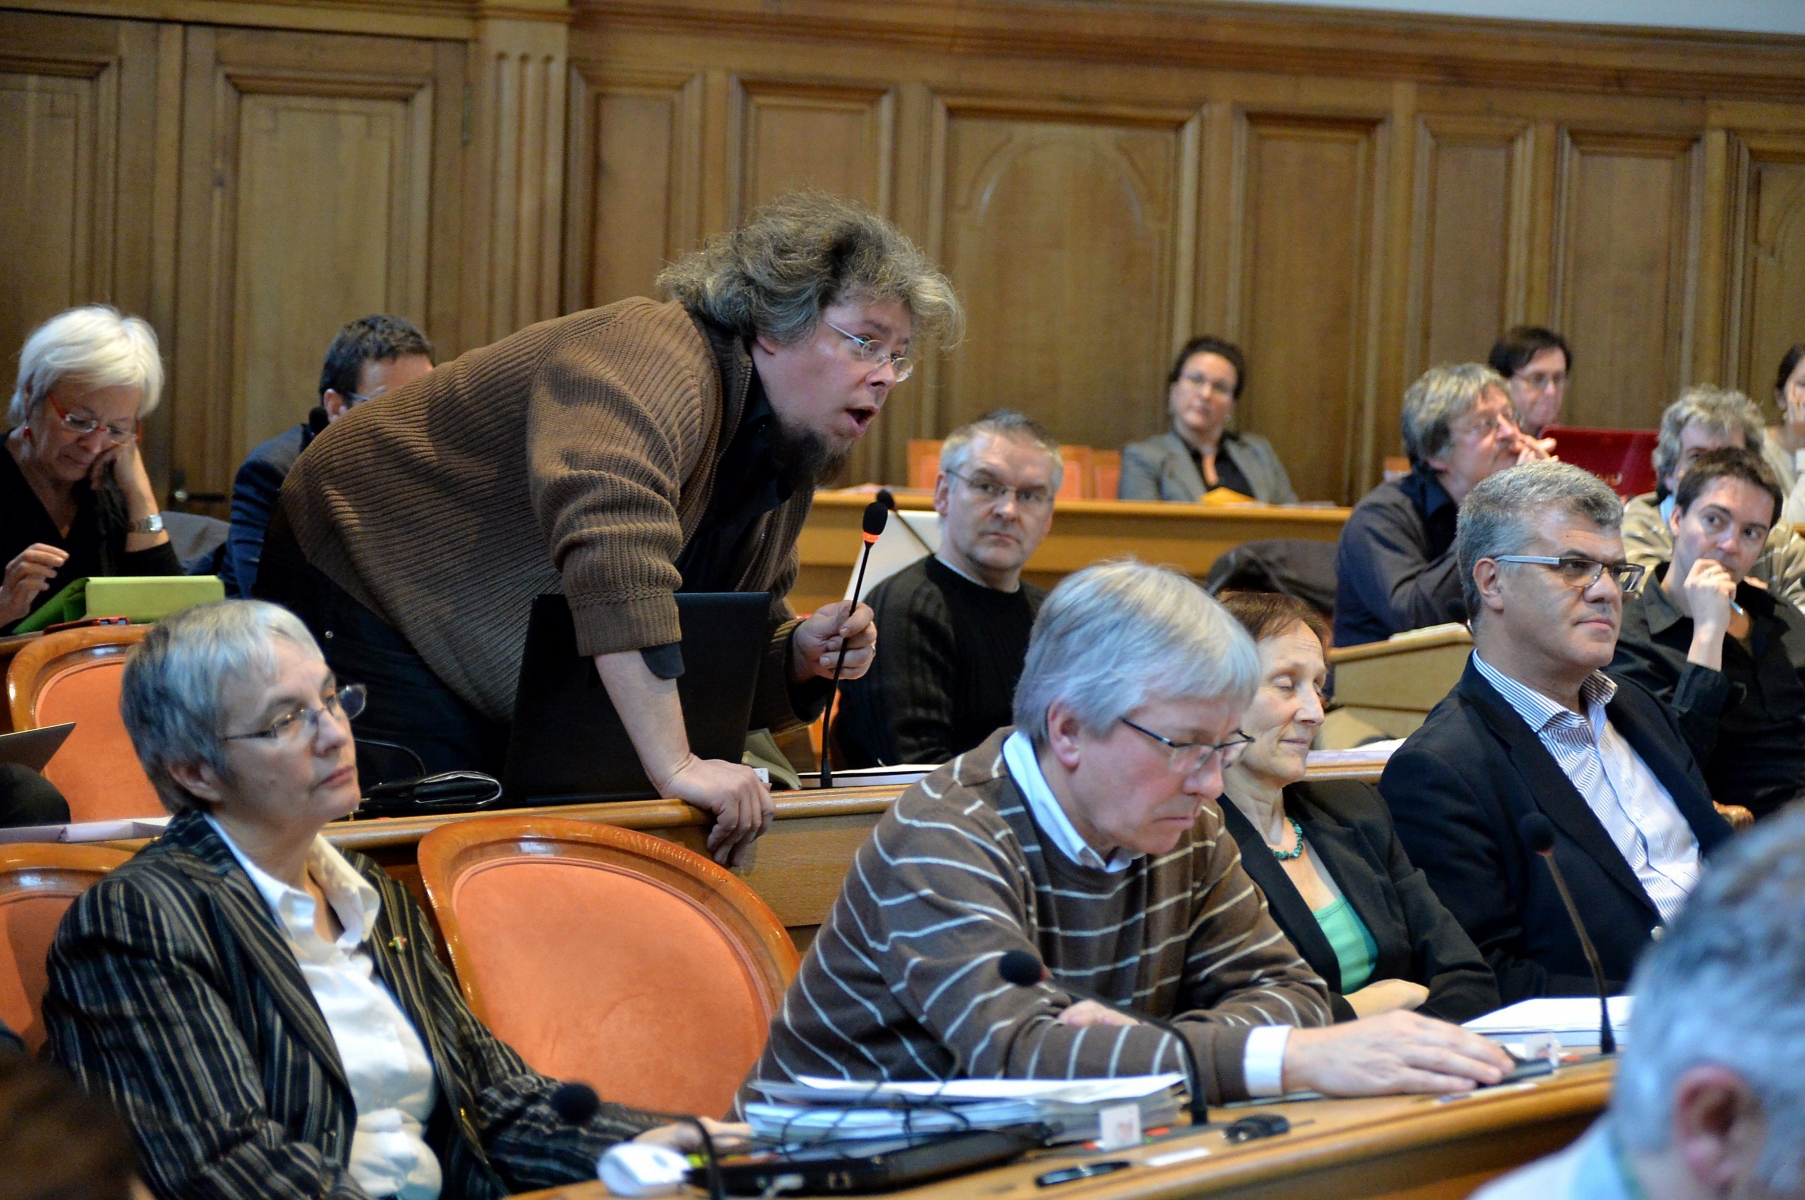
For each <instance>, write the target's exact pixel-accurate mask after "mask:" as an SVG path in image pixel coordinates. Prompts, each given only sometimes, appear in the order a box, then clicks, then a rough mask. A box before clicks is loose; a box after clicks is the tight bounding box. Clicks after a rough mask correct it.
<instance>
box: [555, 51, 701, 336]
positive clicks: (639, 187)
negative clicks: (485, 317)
mask: <svg viewBox="0 0 1805 1200" xmlns="http://www.w3.org/2000/svg"><path fill="white" fill-rule="evenodd" d="M701 92H702V77H701V76H700V75H699V74H695V73H686V72H682V71H625V72H611V71H607V70H604V69H602V68H599V67H596V66H595V65H593V64H589V63H584V62H576V61H573V62H572V63H571V74H570V126H569V141H570V155H569V157H570V169H569V172H568V176H567V187H568V190H567V192H566V199H565V206H564V207H565V239H564V244H565V259H564V309H565V311H567V312H574V311H576V310H577V309H582V308H591V307H597V306H600V305H604V304H611V303H613V302H614V301H616V300H621V299H625V298H626V297H628V296H650V295H654V294H655V292H654V289H653V280H655V279H656V278H657V276H658V272H659V271H661V270H662V269H663V268H664V266H665V264H666V263H667V262H669V261H670V260H671V259H673V258H675V257H677V256H678V255H679V254H681V253H683V252H684V251H685V250H688V249H690V248H691V247H693V246H695V245H696V244H697V243H699V242H700V240H701V236H702V230H701V195H700V188H701V166H702V162H701V160H702V144H701V142H702V96H701Z"/></svg>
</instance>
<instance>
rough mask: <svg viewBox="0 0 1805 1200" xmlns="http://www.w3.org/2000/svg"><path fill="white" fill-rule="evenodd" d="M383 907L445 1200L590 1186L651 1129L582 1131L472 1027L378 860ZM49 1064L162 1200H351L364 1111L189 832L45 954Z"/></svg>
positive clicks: (251, 903)
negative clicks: (423, 1068)
mask: <svg viewBox="0 0 1805 1200" xmlns="http://www.w3.org/2000/svg"><path fill="white" fill-rule="evenodd" d="M346 857H347V858H348V859H349V860H350V861H351V863H352V865H353V866H355V867H356V868H357V870H358V871H359V872H361V873H362V874H363V875H364V877H365V878H367V879H368V880H369V881H370V882H371V883H372V884H373V885H374V886H375V887H376V890H377V892H378V894H379V895H380V896H381V898H382V913H381V916H380V917H379V918H378V920H377V923H376V928H375V930H374V931H373V932H372V934H371V935H370V939H369V941H368V942H367V943H365V946H366V948H367V949H368V950H369V952H370V956H371V958H372V959H373V960H374V963H375V969H376V972H377V974H378V975H380V976H381V978H382V981H383V982H384V983H385V984H387V985H388V987H389V990H390V991H391V992H392V993H393V994H394V996H395V999H396V1000H397V1001H399V1002H400V1004H401V1008H402V1010H403V1011H404V1012H406V1013H407V1015H408V1018H409V1020H411V1021H412V1022H413V1024H414V1028H415V1029H416V1030H418V1031H419V1033H420V1037H421V1040H422V1041H423V1042H424V1043H425V1045H426V1049H427V1053H428V1054H429V1055H430V1056H431V1058H432V1064H433V1074H434V1076H435V1079H436V1082H437V1084H438V1095H439V1101H438V1105H437V1107H436V1108H435V1109H434V1110H433V1113H432V1116H431V1118H430V1119H429V1121H428V1123H427V1128H426V1141H427V1144H428V1145H430V1146H431V1147H432V1148H433V1152H434V1153H435V1154H437V1155H438V1156H439V1162H440V1164H441V1166H442V1167H443V1168H444V1179H445V1185H444V1191H443V1193H442V1195H443V1196H444V1197H445V1200H460V1198H465V1200H488V1198H489V1197H495V1196H504V1195H507V1194H508V1193H509V1192H510V1191H516V1190H527V1189H531V1188H540V1187H550V1186H554V1185H556V1184H560V1183H567V1182H572V1181H575V1180H579V1179H593V1178H594V1177H595V1161H596V1157H597V1156H598V1155H599V1154H600V1153H601V1152H602V1151H603V1150H604V1149H606V1148H607V1147H608V1146H609V1145H611V1144H612V1143H614V1142H616V1141H618V1140H621V1139H623V1138H627V1137H631V1136H633V1135H634V1134H636V1133H639V1132H640V1131H642V1130H644V1129H647V1128H650V1127H652V1126H654V1125H657V1124H659V1123H660V1121H661V1118H658V1117H654V1116H651V1115H649V1114H644V1113H638V1112H635V1111H633V1110H631V1109H626V1108H623V1107H621V1106H619V1105H604V1106H603V1111H602V1112H601V1113H600V1114H598V1115H597V1116H596V1117H595V1118H594V1119H593V1120H591V1121H590V1122H589V1123H588V1124H586V1125H584V1126H582V1127H580V1128H572V1127H570V1126H567V1125H565V1124H564V1123H563V1122H562V1121H561V1120H560V1119H559V1118H558V1116H557V1115H556V1113H554V1112H553V1111H552V1110H551V1108H550V1106H549V1104H548V1103H547V1100H548V1097H549V1096H550V1093H551V1091H552V1090H553V1089H554V1088H555V1087H556V1086H557V1083H556V1081H554V1080H551V1079H547V1078H546V1077H545V1076H543V1075H539V1074H537V1073H536V1072H534V1071H532V1070H531V1069H530V1068H528V1067H527V1065H526V1064H525V1063H524V1062H522V1061H521V1059H520V1056H519V1055H517V1054H515V1053H514V1052H513V1051H512V1050H510V1049H509V1048H508V1047H507V1046H505V1045H503V1044H502V1043H501V1042H500V1041H499V1040H497V1039H496V1038H495V1036H494V1035H493V1034H491V1033H490V1032H489V1031H488V1030H487V1029H485V1028H484V1027H483V1026H482V1024H481V1023H480V1022H479V1021H477V1019H476V1018H475V1016H473V1015H472V1014H471V1012H470V1010H469V1008H468V1007H467V1006H466V1005H465V1004H464V1001H463V997H462V996H461V995H460V994H459V992H458V989H457V986H456V984H455V983H454V982H453V980H452V978H451V975H450V973H449V972H448V971H447V970H446V969H445V967H444V966H443V965H442V964H441V963H440V962H439V960H438V958H437V957H435V955H434V952H433V935H432V930H431V928H430V927H429V926H428V925H427V923H426V918H425V915H424V914H423V913H422V912H421V911H420V909H419V907H418V906H417V905H416V904H415V903H414V902H413V900H412V898H411V897H409V896H408V894H407V892H406V890H405V889H403V888H402V887H401V885H400V884H398V883H396V882H395V881H394V880H392V879H390V878H389V877H388V876H387V875H386V874H384V873H383V871H382V870H381V868H379V867H377V866H376V865H375V864H374V863H373V862H371V861H370V860H369V859H367V858H365V857H363V856H362V855H359V854H347V855H346ZM49 972H50V987H49V991H48V993H47V994H46V995H45V997H44V1023H45V1026H46V1029H47V1031H48V1033H49V1039H50V1046H51V1050H52V1053H53V1055H54V1056H55V1058H56V1059H57V1060H58V1061H60V1062H62V1063H63V1064H64V1065H66V1066H67V1067H69V1069H70V1070H72V1071H73V1072H74V1073H75V1075H76V1077H77V1078H78V1079H79V1080H80V1081H81V1083H82V1085H83V1086H84V1087H86V1088H87V1089H88V1091H90V1092H92V1093H94V1094H96V1095H102V1096H106V1097H108V1098H110V1099H111V1100H112V1101H113V1103H114V1104H115V1105H116V1106H117V1107H118V1108H119V1110H120V1112H121V1114H122V1115H123V1116H124V1117H125V1119H126V1122H127V1124H128V1125H129V1126H130V1128H131V1130H132V1134H133V1137H134V1139H135V1140H136V1142H137V1146H138V1154H139V1160H140V1163H141V1165H142V1168H143V1172H144V1177H145V1180H146V1182H147V1183H149V1185H150V1188H151V1190H152V1191H153V1192H154V1193H156V1195H157V1196H159V1197H162V1198H164V1200H177V1198H180V1200H202V1198H215V1197H218V1198H226V1197H233V1198H238V1197H243V1198H247V1200H248V1198H250V1197H256V1198H258V1200H264V1198H273V1197H296V1198H299V1197H303V1196H305V1197H321V1196H326V1197H335V1198H336V1197H343V1198H347V1200H349V1198H351V1197H362V1196H364V1195H365V1193H364V1191H363V1189H362V1188H361V1187H359V1186H358V1185H357V1183H356V1182H355V1181H354V1180H352V1178H351V1176H350V1173H349V1171H348V1170H347V1164H348V1163H349V1161H350V1154H351V1136H352V1133H353V1130H354V1129H355V1127H356V1123H357V1110H356V1105H355V1102H354V1101H353V1099H352V1096H351V1090H350V1085H349V1084H348V1083H347V1082H346V1079H345V1072H344V1066H343V1064H342V1062H341V1060H340V1058H339V1053H338V1046H337V1044H336V1043H335V1042H334V1040H333V1037H332V1033H331V1031H330V1029H329V1028H328V1027H327V1025H326V1020H325V1017H324V1016H322V1015H321V1013H320V1009H319V1006H318V1004H316V1003H315V1001H314V998H313V993H312V992H311V991H310V990H309V988H308V986H307V983H306V981H305V980H304V979H303V978H302V976H301V969H300V966H299V964H298V963H297V962H296V961H295V956H294V953H293V951H292V950H290V949H289V946H288V943H287V942H286V941H285V940H284V939H283V936H282V933H281V931H280V929H279V927H278V926H277V924H276V920H275V916H274V915H273V914H272V913H271V912H270V910H269V907H268V905H267V904H266V903H265V902H264V899H263V897H262V896H261V895H260V894H259V893H258V892H257V889H256V887H255V885H253V884H252V883H251V880H250V877H249V876H248V875H246V874H245V872H244V869H243V868H242V867H240V866H239V865H238V862H237V860H236V859H235V858H233V856H232V852H231V851H230V850H229V849H228V848H227V847H226V844H225V843H224V842H223V841H222V840H220V837H219V835H218V834H216V833H215V832H214V831H213V829H212V828H211V827H210V826H209V825H208V824H207V822H206V820H205V819H204V818H202V817H201V816H200V815H199V814H198V813H186V814H183V815H181V816H178V817H176V818H175V819H174V820H172V821H171V822H170V823H169V828H168V831H167V832H166V833H165V834H164V835H163V836H162V837H161V838H158V839H157V840H156V841H155V842H153V843H151V844H150V845H149V846H147V847H146V848H145V849H144V850H143V851H141V852H140V853H139V854H138V855H137V857H135V858H133V859H132V860H131V861H130V862H128V863H126V864H125V865H124V866H121V867H120V868H118V869H117V870H115V871H114V872H112V874H111V875H109V876H108V877H107V878H106V879H104V880H102V881H101V882H99V883H97V884H95V885H94V886H93V887H91V888H89V889H88V891H87V892H85V893H84V894H83V895H82V896H81V897H80V898H79V899H77V900H76V902H75V903H74V905H72V906H71V907H70V909H69V912H68V914H67V916H65V917H64V919H63V923H62V925H61V926H60V927H59V928H58V930H57V935H56V940H55V942H54V944H53V945H52V947H51V951H50V962H49Z"/></svg>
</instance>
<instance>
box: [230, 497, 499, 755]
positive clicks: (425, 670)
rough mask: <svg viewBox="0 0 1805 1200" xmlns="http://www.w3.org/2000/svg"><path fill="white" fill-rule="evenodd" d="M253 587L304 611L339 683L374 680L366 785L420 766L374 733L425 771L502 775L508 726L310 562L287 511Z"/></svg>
mask: <svg viewBox="0 0 1805 1200" xmlns="http://www.w3.org/2000/svg"><path fill="white" fill-rule="evenodd" d="M255 590H256V594H257V598H258V599H260V600H269V601H271V602H273V603H275V604H280V605H282V606H283V607H284V608H287V609H288V610H290V611H291V612H293V613H294V614H295V615H296V616H298V617H300V618H301V620H302V622H304V623H305V624H306V626H307V628H308V629H309V630H310V631H311V632H312V633H313V636H314V638H315V639H316V640H318V642H319V643H320V649H321V651H322V652H323V653H324V654H325V656H326V665H327V666H329V667H331V668H332V673H333V674H334V675H336V676H337V677H338V679H339V681H340V682H341V683H361V684H363V685H364V687H366V688H367V689H369V693H370V695H369V700H368V701H367V703H366V704H365V706H364V710H363V713H362V714H361V715H359V716H358V718H357V720H356V721H354V722H353V723H352V725H353V730H354V732H355V733H356V735H357V739H358V743H359V744H358V755H357V766H358V778H359V781H360V782H361V783H362V785H363V787H364V789H365V790H366V791H367V790H368V789H369V788H370V786H371V785H372V784H375V783H381V782H388V781H393V780H397V779H404V778H411V777H412V776H413V775H415V774H416V773H417V772H416V771H415V770H414V769H413V768H412V766H411V763H409V762H408V761H407V759H406V756H405V755H401V754H395V753H387V754H385V753H383V751H382V748H381V747H377V746H373V745H370V744H368V743H370V742H371V741H383V742H392V743H395V744H397V745H401V746H405V747H407V749H409V750H411V751H412V752H413V753H414V754H415V755H417V756H418V757H419V759H420V763H421V765H422V766H423V767H424V768H425V770H426V773H427V774H428V775H436V774H438V773H439V772H440V771H457V770H469V771H482V772H484V773H486V774H489V775H494V776H496V777H498V778H499V777H500V775H501V768H502V763H503V761H504V760H505V758H506V757H507V751H508V726H507V725H506V724H505V723H503V722H499V721H491V720H489V719H488V718H487V717H485V716H483V715H482V714H481V713H479V712H477V711H476V709H475V708H473V707H471V706H470V704H469V703H468V702H467V701H466V700H464V698H463V697H461V696H459V695H458V694H457V693H456V692H454V691H452V690H451V689H450V688H449V687H446V686H445V684H444V682H443V681H442V680H441V679H440V678H439V677H438V676H437V675H435V674H433V670H432V668H431V667H429V666H427V665H426V660H425V659H423V658H421V657H420V655H419V654H418V653H417V652H416V651H415V650H414V648H413V646H412V645H411V644H409V642H408V640H407V639H406V638H405V637H403V636H402V635H401V633H400V632H399V631H398V630H396V629H395V628H394V627H393V626H392V625H390V624H389V623H388V622H387V621H384V620H383V619H382V618H381V617H379V616H377V615H376V614H375V613H373V612H371V611H370V610H369V609H368V608H366V607H364V606H363V605H362V604H361V603H359V602H358V600H357V599H356V598H355V597H354V596H352V595H351V594H350V593H349V592H347V591H345V589H344V588H341V587H339V586H338V584H336V583H334V582H332V580H330V579H328V578H327V577H326V576H325V574H324V573H322V572H321V571H320V570H319V568H317V567H315V566H314V565H313V564H311V563H309V562H308V561H307V559H306V556H305V555H303V554H302V552H301V548H300V547H299V546H298V545H296V544H295V541H294V536H293V534H292V533H291V532H290V531H289V530H288V528H287V526H286V523H285V522H283V521H282V519H281V514H280V513H278V515H277V520H276V521H275V522H274V523H272V525H271V527H270V530H269V533H268V534H267V535H266V536H265V538H264V542H263V562H262V565H261V566H260V567H259V568H258V572H257V584H256V589H255Z"/></svg>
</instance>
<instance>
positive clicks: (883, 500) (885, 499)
mask: <svg viewBox="0 0 1805 1200" xmlns="http://www.w3.org/2000/svg"><path fill="white" fill-rule="evenodd" d="M877 502H878V503H879V504H881V505H883V506H884V507H885V508H887V509H889V510H890V511H891V512H895V511H896V493H895V492H892V491H891V490H890V489H889V488H879V489H877Z"/></svg>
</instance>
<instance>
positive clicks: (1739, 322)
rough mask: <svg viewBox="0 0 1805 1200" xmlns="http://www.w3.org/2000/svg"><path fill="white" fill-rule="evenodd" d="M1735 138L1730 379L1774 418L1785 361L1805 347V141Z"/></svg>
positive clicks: (1761, 136) (1794, 136) (1732, 157)
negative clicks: (1792, 350)
mask: <svg viewBox="0 0 1805 1200" xmlns="http://www.w3.org/2000/svg"><path fill="white" fill-rule="evenodd" d="M1730 140H1731V148H1732V150H1733V154H1731V155H1730V156H1729V157H1730V160H1731V165H1730V171H1731V177H1732V179H1734V180H1735V181H1737V183H1738V185H1739V186H1737V187H1736V188H1735V189H1734V190H1733V193H1732V194H1733V197H1734V200H1735V205H1734V208H1735V219H1734V220H1733V222H1732V226H1731V228H1732V230H1733V231H1734V232H1735V234H1736V235H1737V238H1736V244H1735V245H1734V246H1733V254H1732V264H1733V266H1732V268H1731V270H1730V279H1731V282H1730V288H1731V291H1732V293H1733V295H1734V296H1735V299H1736V303H1734V304H1733V306H1732V308H1731V314H1732V319H1733V322H1734V323H1733V325H1732V335H1731V338H1730V344H1731V346H1732V347H1733V348H1734V355H1735V356H1734V358H1733V359H1732V360H1731V361H1730V362H1729V363H1728V364H1727V367H1728V369H1727V371H1726V377H1725V378H1726V382H1727V383H1729V384H1730V385H1731V386H1733V387H1738V388H1740V389H1742V390H1743V391H1744V392H1747V393H1748V395H1749V396H1750V397H1751V398H1753V399H1754V400H1755V401H1756V402H1757V403H1758V404H1761V405H1763V407H1764V409H1766V410H1767V411H1769V412H1770V413H1772V412H1773V394H1774V373H1775V371H1776V370H1777V369H1778V368H1779V364H1780V359H1781V357H1782V356H1783V355H1785V353H1786V351H1787V349H1788V348H1789V347H1791V346H1793V345H1795V344H1796V343H1799V342H1805V137H1802V136H1800V135H1798V134H1796V133H1795V134H1775V133H1746V132H1745V133H1741V134H1739V135H1738V136H1735V137H1733V138H1731V139H1730Z"/></svg>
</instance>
